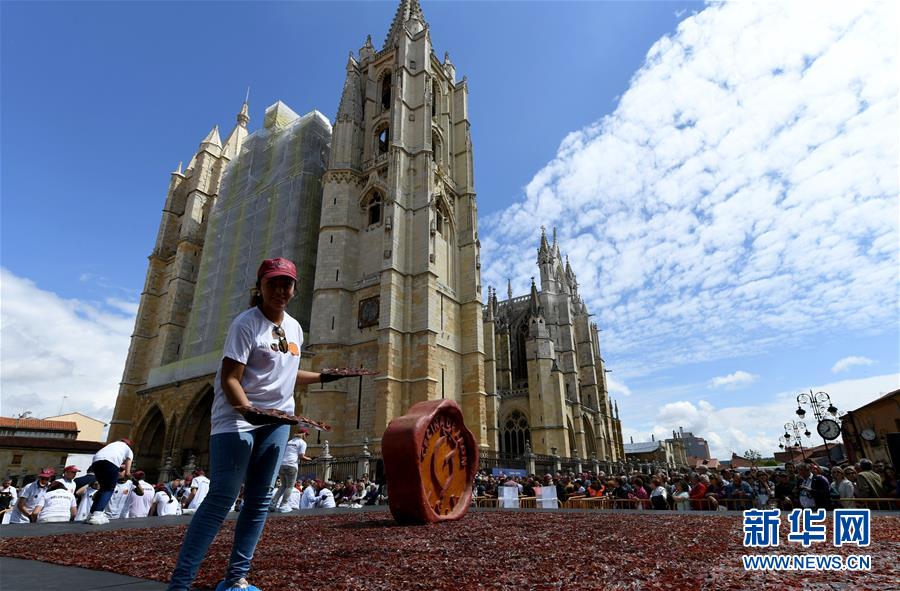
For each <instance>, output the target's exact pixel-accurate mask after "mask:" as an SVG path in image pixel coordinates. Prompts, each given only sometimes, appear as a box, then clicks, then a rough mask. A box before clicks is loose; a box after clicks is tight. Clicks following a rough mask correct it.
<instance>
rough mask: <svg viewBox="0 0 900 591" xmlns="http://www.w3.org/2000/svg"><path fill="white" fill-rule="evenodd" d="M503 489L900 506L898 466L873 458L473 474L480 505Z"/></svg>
mask: <svg viewBox="0 0 900 591" xmlns="http://www.w3.org/2000/svg"><path fill="white" fill-rule="evenodd" d="M500 487H516V488H517V489H518V496H519V497H520V498H532V497H536V496H537V494H538V491H539V490H540V489H542V488H544V487H551V488H552V489H553V490H552V491H551V492H555V495H556V498H557V500H558V502H559V504H560V506H562V505H563V504H564V503H566V502H567V501H570V500H576V499H594V498H596V499H598V500H600V499H605V501H606V502H605V505H604V506H611V507H615V508H622V509H659V510H677V511H715V510H723V511H725V510H738V511H740V510H746V509H752V508H766V507H778V508H780V509H782V510H790V509H793V508H811V509H819V508H824V509H832V508H835V507H868V508H872V509H890V510H894V509H900V502H891V501H890V500H888V499H900V488H898V482H897V474H896V471H895V470H894V468H893V467H892V466H890V465H887V466H886V465H884V464H882V463H880V462H879V463H876V464H873V463H872V462H870V461H869V460H867V459H861V460H860V461H859V463H857V464H855V465H847V466H834V467H832V468H830V469H829V468H823V467H821V466H819V465H817V464H814V463H809V464H807V463H798V464H796V465H795V464H793V463H787V464H785V465H784V467H783V468H777V469H776V468H757V467H752V468H750V469H748V470H739V469H730V468H722V469H720V470H718V469H715V468H708V467H707V466H702V465H701V466H698V467H697V468H696V469H693V470H691V469H683V470H660V471H657V472H656V473H653V474H643V473H639V472H632V473H630V474H620V475H607V474H605V473H604V472H599V473H596V474H590V473H587V472H585V473H582V474H572V473H568V474H563V473H556V474H555V475H553V474H545V475H544V476H543V477H539V476H536V475H532V476H527V477H505V476H503V475H499V476H492V475H489V474H487V472H485V471H482V472H481V473H479V475H478V476H477V477H476V479H475V487H474V491H473V492H474V496H475V502H476V503H478V501H479V500H480V499H494V498H499V497H501V496H503V495H502V494H501V490H500ZM544 496H546V495H544ZM854 499H860V500H858V501H856V500H854ZM865 499H883V500H881V501H872V500H865Z"/></svg>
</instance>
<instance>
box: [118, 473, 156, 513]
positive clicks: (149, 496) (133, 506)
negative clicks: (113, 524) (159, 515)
mask: <svg viewBox="0 0 900 591" xmlns="http://www.w3.org/2000/svg"><path fill="white" fill-rule="evenodd" d="M138 482H140V484H141V490H143V491H144V494H142V495H136V494H134V492H133V491H132V493H131V494H130V495H128V498H129V499H130V500H129V501H128V510H127V511H126V512H125V514H124V515H123V517H128V518H134V517H146V516H147V514H148V513H150V505H152V504H153V487H152V486H151V485H150V483H149V482H145V481H143V480H140V481H138Z"/></svg>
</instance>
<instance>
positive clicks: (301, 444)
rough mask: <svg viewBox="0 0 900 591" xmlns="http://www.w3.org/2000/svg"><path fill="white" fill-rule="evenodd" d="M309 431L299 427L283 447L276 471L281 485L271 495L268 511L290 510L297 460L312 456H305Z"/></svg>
mask: <svg viewBox="0 0 900 591" xmlns="http://www.w3.org/2000/svg"><path fill="white" fill-rule="evenodd" d="M308 434H309V431H308V430H307V429H306V428H304V427H301V428H300V429H298V430H297V433H295V434H294V436H293V437H291V438H290V439H289V440H288V442H287V445H286V446H285V447H284V456H283V457H282V458H281V469H280V470H279V471H278V477H279V478H280V479H281V486H280V487H278V491H277V492H276V493H275V496H274V497H272V503H271V505H270V507H269V510H270V511H276V510H277V511H280V512H282V513H286V512H288V511H290V510H291V508H290V506H289V504H290V503H289V501H290V494H291V491H292V490H293V489H294V483H295V482H297V468H298V466H299V461H300V460H304V461H307V462H308V461H309V460H311V459H312V458H309V457H307V456H306V436H307V435H308Z"/></svg>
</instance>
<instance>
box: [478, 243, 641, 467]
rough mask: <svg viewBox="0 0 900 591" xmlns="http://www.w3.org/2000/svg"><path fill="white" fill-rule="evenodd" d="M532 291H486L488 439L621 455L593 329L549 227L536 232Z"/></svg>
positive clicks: (604, 456)
mask: <svg viewBox="0 0 900 591" xmlns="http://www.w3.org/2000/svg"><path fill="white" fill-rule="evenodd" d="M537 265H538V268H539V270H540V282H541V287H540V289H538V288H537V285H536V284H535V282H534V278H532V281H531V293H530V294H529V295H527V296H521V297H513V294H512V288H511V287H509V286H508V287H507V299H505V300H502V301H501V300H499V299H498V298H497V293H496V291H495V290H490V289H489V293H488V302H487V304H486V306H485V311H484V340H485V342H486V343H489V345H488V347H487V359H486V366H487V367H488V369H489V370H490V371H491V372H492V373H493V379H491V380H489V381H488V388H487V390H488V392H489V393H490V394H491V399H492V402H493V404H492V405H491V407H492V409H493V413H494V415H495V416H496V417H497V420H496V422H494V423H493V424H492V426H495V427H496V428H495V429H494V430H493V432H492V434H491V437H492V438H493V439H492V441H491V443H492V444H493V447H496V448H497V449H499V450H500V451H501V452H502V453H507V454H514V455H518V454H521V453H523V452H524V450H525V445H526V443H527V444H528V445H529V446H530V447H531V449H532V450H533V451H534V452H535V453H538V454H549V455H561V456H570V457H573V458H584V459H588V458H596V459H598V460H600V461H602V462H618V461H621V460H623V459H624V453H623V451H622V434H621V426H620V423H619V420H618V407H617V406H615V405H614V403H611V401H610V398H609V395H608V389H607V385H606V371H605V369H604V362H603V358H602V357H601V356H600V345H599V331H598V328H597V325H596V324H595V323H594V322H591V320H590V314H589V313H588V310H587V307H586V306H585V304H584V301H583V300H582V299H581V297H580V296H579V295H578V282H577V279H576V275H575V273H574V272H573V271H572V267H571V266H570V265H569V261H568V258H567V259H566V260H565V263H564V262H563V257H562V254H561V253H560V250H559V245H558V244H557V242H556V236H555V232H554V236H553V242H552V244H551V243H550V242H548V240H547V236H546V233H545V232H543V230H542V232H541V243H540V248H539V249H538V253H537Z"/></svg>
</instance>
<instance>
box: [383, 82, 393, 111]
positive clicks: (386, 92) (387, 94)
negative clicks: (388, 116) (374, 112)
mask: <svg viewBox="0 0 900 591" xmlns="http://www.w3.org/2000/svg"><path fill="white" fill-rule="evenodd" d="M390 108H391V73H390V72H388V73H387V74H385V75H384V78H382V79H381V110H382V111H387V110H388V109H390Z"/></svg>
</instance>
